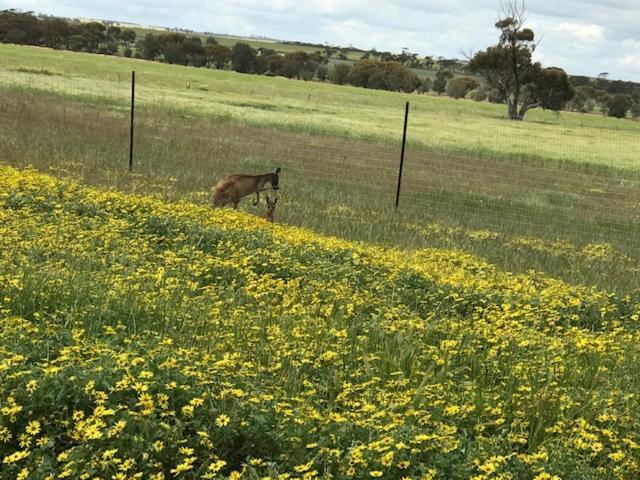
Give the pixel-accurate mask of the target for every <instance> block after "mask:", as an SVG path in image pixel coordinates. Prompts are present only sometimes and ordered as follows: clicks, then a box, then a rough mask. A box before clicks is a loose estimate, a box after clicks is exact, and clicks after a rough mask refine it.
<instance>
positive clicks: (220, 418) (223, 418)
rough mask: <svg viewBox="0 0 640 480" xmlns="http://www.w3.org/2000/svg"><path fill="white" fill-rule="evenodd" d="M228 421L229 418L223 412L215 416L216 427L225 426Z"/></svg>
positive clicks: (229, 420)
mask: <svg viewBox="0 0 640 480" xmlns="http://www.w3.org/2000/svg"><path fill="white" fill-rule="evenodd" d="M230 422H231V419H230V418H229V417H228V416H227V415H225V414H222V415H218V418H216V425H217V426H218V427H226V426H227V425H229V423H230Z"/></svg>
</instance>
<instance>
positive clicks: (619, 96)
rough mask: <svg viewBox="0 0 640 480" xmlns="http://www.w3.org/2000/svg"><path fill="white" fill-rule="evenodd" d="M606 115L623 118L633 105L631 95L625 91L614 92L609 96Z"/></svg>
mask: <svg viewBox="0 0 640 480" xmlns="http://www.w3.org/2000/svg"><path fill="white" fill-rule="evenodd" d="M607 106H608V113H607V114H608V115H609V116H610V117H615V118H625V117H626V116H627V112H628V111H629V110H630V109H631V107H632V106H633V101H632V99H631V95H627V94H626V93H616V94H614V95H611V96H610V97H609V102H608V105H607Z"/></svg>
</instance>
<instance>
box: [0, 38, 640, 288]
mask: <svg viewBox="0 0 640 480" xmlns="http://www.w3.org/2000/svg"><path fill="white" fill-rule="evenodd" d="M19 69H20V70H22V71H18V70H19ZM132 69H135V70H136V73H137V78H138V84H137V92H138V94H137V105H138V115H137V130H136V132H137V134H136V156H135V172H134V174H133V175H130V174H128V172H127V171H126V164H127V160H128V115H129V111H128V108H129V107H128V102H129V92H130V85H129V78H130V72H131V70H132ZM43 71H47V72H49V73H51V75H42V74H40V73H39V72H43ZM0 92H1V96H0V126H1V127H2V129H1V130H0V140H1V143H0V159H2V160H3V161H5V162H8V163H10V164H13V165H19V166H26V165H33V166H35V167H36V168H39V169H41V170H44V171H50V172H54V173H56V174H58V175H61V176H70V177H75V178H80V179H82V180H83V181H85V182H87V183H89V184H94V185H103V186H108V187H113V188H117V189H119V190H123V191H133V192H138V193H144V194H153V195H159V196H162V197H163V198H166V199H168V200H176V199H181V198H187V199H190V200H193V201H196V202H200V203H205V202H207V201H208V191H209V188H210V187H211V185H212V184H214V183H215V181H216V180H217V179H218V178H219V177H220V176H222V175H223V174H226V173H231V172H234V171H267V170H269V169H272V168H274V167H275V166H281V167H282V168H283V176H282V182H283V189H282V200H281V201H280V203H279V205H278V209H277V211H276V218H277V220H278V221H280V222H286V223H290V224H294V225H301V226H305V227H309V228H312V229H314V230H316V231H320V232H324V233H328V234H334V235H339V236H342V237H346V238H350V239H355V240H365V241H368V242H376V243H383V244H388V245H396V246H402V247H405V248H415V247H421V246H439V247H447V248H459V249H464V250H468V251H472V252H474V253H476V254H478V255H481V256H483V257H485V258H487V259H489V260H490V261H492V262H494V263H497V264H499V265H500V266H502V267H503V268H505V269H507V270H510V271H527V270H530V269H536V270H542V271H545V272H548V273H549V274H551V275H554V276H558V277H561V278H564V279H566V280H568V281H570V282H573V283H587V284H596V285H599V286H602V287H605V288H607V289H611V290H624V291H630V290H633V289H635V288H637V285H638V283H639V276H640V274H639V270H638V264H639V255H638V251H639V249H638V235H637V233H638V231H639V230H640V219H639V218H638V213H637V212H638V202H639V201H640V200H639V199H640V187H639V185H640V160H639V159H638V155H637V152H638V147H639V146H640V141H639V138H640V137H639V134H640V124H638V123H636V122H631V121H625V120H614V119H608V118H604V117H601V116H597V115H578V114H570V113H562V114H560V115H557V114H554V113H551V112H543V111H535V112H531V114H529V115H528V116H527V120H526V121H525V122H521V123H514V122H510V121H507V120H505V119H504V115H505V112H504V108H503V107H501V106H496V105H492V104H488V103H475V102H470V101H465V100H462V101H455V100H451V99H448V98H439V97H433V96H418V95H406V94H399V93H391V92H381V91H374V90H366V89H358V88H352V87H347V86H335V85H328V84H320V83H317V82H314V83H306V82H301V81H293V80H286V79H282V78H266V77H255V76H250V75H240V74H236V73H233V72H220V71H212V70H203V69H194V68H187V67H176V66H169V65H163V64H158V63H149V62H144V61H138V60H131V59H124V58H113V57H103V56H97V55H87V54H77V53H71V52H57V51H51V50H47V49H39V48H29V47H15V46H5V45H2V46H0ZM407 100H408V101H410V102H411V104H412V111H411V118H410V128H409V148H408V151H407V157H406V162H405V173H404V180H403V196H402V199H401V209H400V210H399V211H398V212H396V211H395V209H394V208H393V202H394V194H395V182H396V177H397V163H398V157H399V137H400V134H401V132H400V129H401V126H402V114H403V107H404V102H405V101H407ZM249 203H250V202H247V201H245V202H243V205H242V207H243V208H244V209H247V210H249V211H252V212H256V210H255V209H254V208H253V207H251V206H250V205H249ZM259 212H260V211H258V213H259ZM486 231H490V233H491V234H489V235H488V234H486ZM521 237H526V238H524V239H523V238H521ZM563 242H565V243H566V242H569V243H570V244H571V245H570V246H566V245H565V243H563ZM601 243H608V244H611V246H612V247H613V248H612V250H611V251H608V250H607V251H606V252H605V254H604V256H598V255H594V254H593V251H592V250H593V248H592V247H588V245H589V244H601ZM585 247H586V248H585Z"/></svg>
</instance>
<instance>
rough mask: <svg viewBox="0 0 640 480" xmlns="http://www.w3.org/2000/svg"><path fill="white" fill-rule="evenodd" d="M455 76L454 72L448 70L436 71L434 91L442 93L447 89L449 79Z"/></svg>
mask: <svg viewBox="0 0 640 480" xmlns="http://www.w3.org/2000/svg"><path fill="white" fill-rule="evenodd" d="M452 77H453V74H452V73H451V72H450V71H448V70H439V71H438V73H436V79H435V80H434V81H433V91H434V92H436V93H437V94H438V95H442V94H443V93H444V92H445V90H446V89H447V81H448V80H449V79H450V78H452Z"/></svg>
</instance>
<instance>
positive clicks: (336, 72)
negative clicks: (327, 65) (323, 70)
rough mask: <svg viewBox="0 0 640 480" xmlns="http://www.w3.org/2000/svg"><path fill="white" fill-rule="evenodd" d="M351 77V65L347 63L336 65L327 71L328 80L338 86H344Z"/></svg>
mask: <svg viewBox="0 0 640 480" xmlns="http://www.w3.org/2000/svg"><path fill="white" fill-rule="evenodd" d="M350 75H351V65H349V64H348V63H337V64H335V65H334V66H333V68H332V69H331V70H330V71H329V80H331V81H332V82H333V83H337V84H338V85H344V84H345V83H347V82H348V81H349V76H350Z"/></svg>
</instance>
